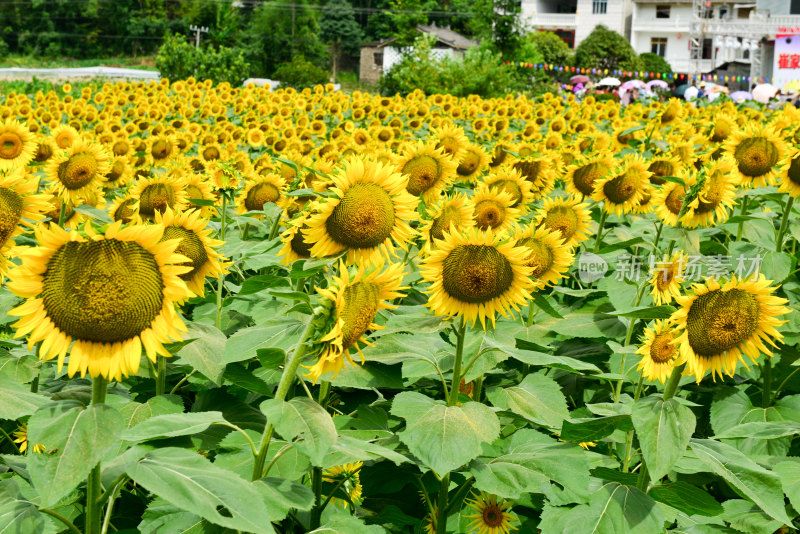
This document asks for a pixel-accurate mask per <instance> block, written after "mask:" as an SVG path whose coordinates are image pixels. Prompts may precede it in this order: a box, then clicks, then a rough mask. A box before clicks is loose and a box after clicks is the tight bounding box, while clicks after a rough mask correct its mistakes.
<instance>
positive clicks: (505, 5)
mask: <svg viewBox="0 0 800 534" xmlns="http://www.w3.org/2000/svg"><path fill="white" fill-rule="evenodd" d="M521 10H522V7H521V4H520V2H519V0H494V2H493V6H492V11H493V15H494V28H493V32H492V37H493V40H494V46H495V48H496V49H497V50H498V51H499V52H500V53H501V54H502V55H503V57H504V58H511V57H513V56H514V55H515V53H516V51H517V50H518V49H519V48H520V46H521V45H522V35H521V28H520V23H519V14H520V11H521Z"/></svg>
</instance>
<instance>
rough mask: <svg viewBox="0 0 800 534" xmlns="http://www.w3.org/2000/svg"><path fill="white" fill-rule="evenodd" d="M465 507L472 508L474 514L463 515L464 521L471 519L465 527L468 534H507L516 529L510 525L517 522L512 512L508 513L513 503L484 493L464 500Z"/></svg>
mask: <svg viewBox="0 0 800 534" xmlns="http://www.w3.org/2000/svg"><path fill="white" fill-rule="evenodd" d="M466 503H467V506H469V507H470V508H472V509H473V510H474V511H475V513H474V514H470V515H465V516H464V517H465V518H466V519H472V521H471V522H470V523H469V525H467V530H468V531H469V533H470V534H508V533H509V532H511V531H512V530H517V527H515V526H514V525H512V524H511V523H516V522H517V521H519V519H517V516H516V515H514V513H513V512H510V511H509V510H510V509H511V506H513V503H512V502H511V501H507V500H505V499H502V498H500V497H498V496H497V495H489V494H487V493H484V492H480V494H479V495H478V494H474V493H473V497H472V499H467V500H466Z"/></svg>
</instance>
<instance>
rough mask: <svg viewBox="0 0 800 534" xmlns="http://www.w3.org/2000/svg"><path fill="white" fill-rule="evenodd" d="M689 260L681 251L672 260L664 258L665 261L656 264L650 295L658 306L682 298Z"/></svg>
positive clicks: (653, 270)
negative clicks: (685, 272)
mask: <svg viewBox="0 0 800 534" xmlns="http://www.w3.org/2000/svg"><path fill="white" fill-rule="evenodd" d="M688 260H689V258H688V257H687V256H686V254H684V253H683V251H680V250H679V251H678V252H675V253H674V254H673V255H672V257H671V258H667V257H664V261H661V262H656V263H655V265H654V267H653V269H652V273H653V276H652V277H651V278H650V287H651V291H650V294H651V295H652V296H653V302H655V303H656V306H661V305H662V304H669V303H670V302H672V299H673V298H676V299H677V298H678V297H680V296H681V283H683V270H684V269H685V268H686V263H687V261H688Z"/></svg>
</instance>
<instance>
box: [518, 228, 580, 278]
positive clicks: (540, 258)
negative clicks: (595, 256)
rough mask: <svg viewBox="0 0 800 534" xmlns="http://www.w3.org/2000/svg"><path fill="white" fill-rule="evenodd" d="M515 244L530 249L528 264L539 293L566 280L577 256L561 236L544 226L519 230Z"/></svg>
mask: <svg viewBox="0 0 800 534" xmlns="http://www.w3.org/2000/svg"><path fill="white" fill-rule="evenodd" d="M514 242H515V243H516V246H518V247H525V248H526V249H528V257H527V260H526V262H527V265H528V267H530V268H531V269H532V271H531V278H533V280H534V281H535V282H536V285H535V289H536V290H537V291H538V290H540V289H542V288H544V287H546V286H548V285H555V284H557V283H558V281H559V280H560V279H561V278H566V276H567V275H566V274H564V273H565V272H566V271H567V269H569V266H570V265H572V262H573V261H575V254H574V253H573V252H572V250H571V249H570V247H569V246H567V245H565V244H564V240H563V239H562V238H561V234H560V233H559V232H557V231H555V230H550V229H549V228H545V227H544V226H539V227H535V226H534V225H529V226H527V227H526V228H524V229H523V228H519V229H518V230H517V231H516V233H515V234H514Z"/></svg>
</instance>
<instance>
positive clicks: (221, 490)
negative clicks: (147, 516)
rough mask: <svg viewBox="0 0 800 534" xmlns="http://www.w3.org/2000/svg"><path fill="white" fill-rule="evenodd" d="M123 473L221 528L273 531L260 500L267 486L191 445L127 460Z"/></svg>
mask: <svg viewBox="0 0 800 534" xmlns="http://www.w3.org/2000/svg"><path fill="white" fill-rule="evenodd" d="M126 471H127V473H128V476H130V477H131V478H132V479H133V481H134V482H136V483H137V484H139V485H141V486H142V487H144V488H145V489H146V490H147V491H149V492H151V493H153V494H155V495H157V496H159V497H161V498H162V499H164V500H166V501H167V502H169V503H171V504H172V505H174V506H177V507H178V508H180V509H182V510H185V511H187V512H191V513H193V514H196V515H198V516H200V517H203V518H205V519H207V520H208V521H210V522H212V523H215V524H217V525H221V526H223V527H226V528H230V529H236V530H244V531H247V532H255V533H258V534H261V533H264V534H273V533H274V532H275V531H274V530H273V528H272V525H271V521H272V519H271V517H270V516H269V513H268V512H267V509H266V507H265V506H264V500H265V499H266V498H268V497H269V496H271V492H269V493H268V492H266V491H262V490H261V488H262V486H259V485H258V483H251V482H246V481H245V480H244V479H242V478H240V477H239V476H238V475H236V474H234V473H231V472H230V471H228V470H226V469H222V468H220V467H217V466H216V465H214V464H212V463H211V462H210V461H208V460H206V459H205V458H204V457H203V456H201V455H199V454H197V453H196V452H194V451H189V450H185V449H177V448H174V447H166V448H163V449H156V450H154V451H151V452H149V453H147V454H146V455H145V456H144V457H143V458H142V459H141V460H139V461H137V462H135V463H132V464H130V465H128V466H127V469H126Z"/></svg>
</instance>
